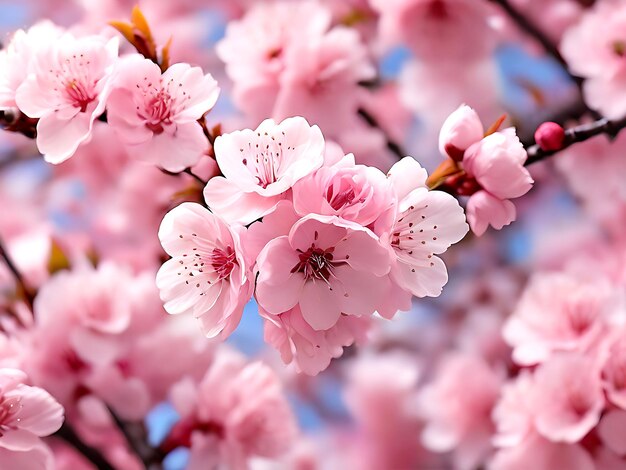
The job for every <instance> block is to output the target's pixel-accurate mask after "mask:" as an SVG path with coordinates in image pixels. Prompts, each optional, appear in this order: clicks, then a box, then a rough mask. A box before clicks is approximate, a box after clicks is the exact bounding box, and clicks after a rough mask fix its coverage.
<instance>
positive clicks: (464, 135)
mask: <svg viewBox="0 0 626 470" xmlns="http://www.w3.org/2000/svg"><path fill="white" fill-rule="evenodd" d="M497 127H499V123H496V128H495V129H494V128H492V129H489V130H488V131H487V132H486V133H485V130H484V129H483V125H482V123H481V122H480V119H479V117H478V115H477V114H476V112H475V111H474V110H473V109H471V108H470V107H468V106H465V105H464V106H461V107H460V108H459V109H457V110H456V111H455V112H454V113H452V114H451V115H450V116H449V117H448V118H447V119H446V121H445V122H444V123H443V127H442V128H441V133H440V134H439V150H440V152H441V153H442V154H443V155H446V156H448V157H449V160H448V161H447V162H445V163H444V164H443V165H442V166H443V169H444V174H443V176H444V177H445V179H444V181H443V184H444V185H449V186H451V187H452V188H454V189H455V191H456V192H457V193H458V194H459V195H463V196H469V200H468V201H467V220H468V222H469V224H470V226H471V228H472V231H473V232H474V233H475V234H476V235H482V234H483V233H485V231H486V230H487V227H488V226H489V225H491V226H492V227H493V228H495V229H497V230H500V229H501V228H502V227H504V226H505V225H509V224H510V223H511V222H513V221H514V220H515V218H516V210H515V206H514V205H513V203H512V202H511V201H510V199H514V198H518V197H520V196H523V195H524V194H526V193H527V192H528V191H529V190H530V188H531V187H532V184H533V179H532V177H531V176H530V173H529V172H528V170H527V169H526V168H524V163H525V162H526V159H527V157H528V155H527V154H526V150H525V149H524V146H523V145H522V143H521V142H520V140H519V138H518V137H517V135H516V133H515V128H513V127H510V128H508V129H504V130H502V131H498V130H497Z"/></svg>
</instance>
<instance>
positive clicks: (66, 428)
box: [53, 422, 115, 470]
mask: <svg viewBox="0 0 626 470" xmlns="http://www.w3.org/2000/svg"><path fill="white" fill-rule="evenodd" d="M53 436H55V437H58V438H60V439H62V440H64V441H65V442H66V443H67V444H69V445H70V446H71V447H73V448H74V449H75V450H77V451H78V452H79V453H80V454H82V455H83V456H84V457H85V458H86V459H87V460H89V462H91V463H92V464H94V465H95V466H96V468H97V469H98V470H115V467H114V466H113V465H111V463H109V461H108V460H107V459H106V457H104V455H102V453H101V452H100V451H99V450H98V449H96V448H95V447H91V446H90V445H87V444H85V442H83V440H82V439H81V438H80V437H79V436H78V434H76V431H74V429H73V428H72V427H71V426H70V425H69V424H68V423H67V422H65V423H63V426H61V429H59V430H58V431H57V432H56V433H54V434H53Z"/></svg>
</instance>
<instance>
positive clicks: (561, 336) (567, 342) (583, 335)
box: [503, 273, 619, 365]
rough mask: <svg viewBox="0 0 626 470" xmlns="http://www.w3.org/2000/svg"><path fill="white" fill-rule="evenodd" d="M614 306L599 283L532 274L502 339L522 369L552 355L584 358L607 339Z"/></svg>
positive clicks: (616, 304) (607, 287)
mask: <svg viewBox="0 0 626 470" xmlns="http://www.w3.org/2000/svg"><path fill="white" fill-rule="evenodd" d="M618 305H619V304H618V303H616V299H615V298H614V296H612V295H611V289H610V288H609V286H607V285H606V284H605V283H603V282H601V281H597V282H589V281H586V280H581V279H577V278H575V277H574V276H570V275H567V274H563V273H546V274H536V275H535V276H534V277H533V278H532V279H531V280H530V282H529V284H528V286H527V287H526V291H525V292H524V294H523V295H522V297H521V299H520V301H519V303H518V305H517V307H516V309H515V311H514V312H513V315H512V316H511V317H509V319H508V320H507V322H506V323H505V325H504V328H503V336H504V339H505V340H506V341H507V343H508V344H509V345H511V346H512V347H513V348H514V350H513V359H514V360H515V361H516V362H517V363H518V364H522V365H533V364H537V363H539V362H543V361H545V360H547V359H548V358H549V357H550V356H551V355H552V354H553V353H554V352H556V351H580V352H586V351H589V350H590V349H591V348H593V347H595V346H597V344H598V342H599V340H600V339H601V338H602V337H603V336H604V335H605V334H606V333H607V331H608V328H609V326H610V324H611V322H612V319H611V317H612V316H614V315H615V314H616V313H617V312H616V309H615V308H614V307H616V306H618Z"/></svg>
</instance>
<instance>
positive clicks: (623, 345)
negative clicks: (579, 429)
mask: <svg viewBox="0 0 626 470" xmlns="http://www.w3.org/2000/svg"><path fill="white" fill-rule="evenodd" d="M623 334H624V327H623V326H622V327H621V328H615V329H614V330H613V331H612V333H611V334H610V335H609V336H607V337H606V340H605V344H604V345H603V346H602V349H603V351H602V353H601V356H600V357H601V361H602V362H601V363H602V385H603V386H604V390H605V391H606V395H607V398H608V400H609V401H610V402H611V403H613V404H614V405H616V406H618V407H620V408H621V409H623V410H626V341H625V340H624V337H623Z"/></svg>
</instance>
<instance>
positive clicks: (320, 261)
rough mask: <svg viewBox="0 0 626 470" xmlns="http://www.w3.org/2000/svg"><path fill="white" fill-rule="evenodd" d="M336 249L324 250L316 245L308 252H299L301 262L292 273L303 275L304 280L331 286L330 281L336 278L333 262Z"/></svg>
mask: <svg viewBox="0 0 626 470" xmlns="http://www.w3.org/2000/svg"><path fill="white" fill-rule="evenodd" d="M333 251H334V248H329V249H327V250H323V249H321V248H317V247H316V246H315V245H314V244H313V245H311V246H310V247H309V249H308V250H306V251H302V250H298V253H299V255H298V257H299V259H300V260H299V262H298V264H296V265H295V266H294V267H293V268H292V269H291V272H292V273H297V272H300V273H303V274H304V278H305V279H306V280H307V281H308V280H309V279H313V280H315V279H319V280H321V281H324V282H325V283H326V284H329V279H330V278H331V277H334V273H333V271H334V268H335V264H336V263H335V262H333Z"/></svg>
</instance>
